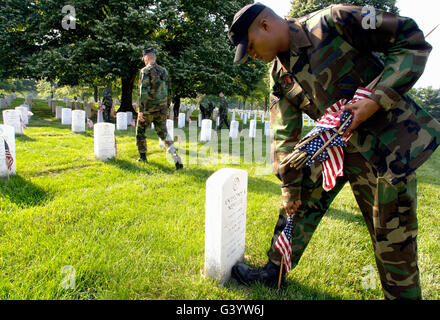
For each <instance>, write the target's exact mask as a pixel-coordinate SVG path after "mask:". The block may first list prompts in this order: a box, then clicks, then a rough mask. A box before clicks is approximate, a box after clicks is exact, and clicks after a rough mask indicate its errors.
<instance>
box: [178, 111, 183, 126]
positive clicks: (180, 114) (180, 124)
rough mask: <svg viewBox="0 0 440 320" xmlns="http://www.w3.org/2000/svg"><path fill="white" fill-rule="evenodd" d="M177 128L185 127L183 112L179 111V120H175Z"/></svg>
mask: <svg viewBox="0 0 440 320" xmlns="http://www.w3.org/2000/svg"><path fill="white" fill-rule="evenodd" d="M177 127H178V128H185V114H184V113H179V120H178V121H177Z"/></svg>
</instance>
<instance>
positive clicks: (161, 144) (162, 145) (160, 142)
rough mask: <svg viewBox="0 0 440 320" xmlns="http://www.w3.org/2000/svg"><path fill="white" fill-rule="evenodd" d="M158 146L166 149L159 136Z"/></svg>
mask: <svg viewBox="0 0 440 320" xmlns="http://www.w3.org/2000/svg"><path fill="white" fill-rule="evenodd" d="M159 148H161V149H166V147H165V143H163V141H162V139H161V138H159Z"/></svg>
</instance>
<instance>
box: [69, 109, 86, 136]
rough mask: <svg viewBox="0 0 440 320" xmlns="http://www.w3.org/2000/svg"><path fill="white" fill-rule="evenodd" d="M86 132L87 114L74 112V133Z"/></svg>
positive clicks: (81, 111) (78, 111)
mask: <svg viewBox="0 0 440 320" xmlns="http://www.w3.org/2000/svg"><path fill="white" fill-rule="evenodd" d="M85 131H86V112H85V111H84V110H73V111H72V132H85Z"/></svg>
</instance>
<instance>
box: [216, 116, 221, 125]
mask: <svg viewBox="0 0 440 320" xmlns="http://www.w3.org/2000/svg"><path fill="white" fill-rule="evenodd" d="M215 125H216V126H217V127H218V126H219V125H220V117H219V116H217V118H215Z"/></svg>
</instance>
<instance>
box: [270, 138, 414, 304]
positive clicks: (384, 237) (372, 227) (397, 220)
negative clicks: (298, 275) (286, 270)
mask: <svg viewBox="0 0 440 320" xmlns="http://www.w3.org/2000/svg"><path fill="white" fill-rule="evenodd" d="M303 170H304V178H303V182H302V193H301V201H302V205H301V207H300V208H299V210H298V211H297V212H296V214H295V216H294V227H293V232H292V235H293V236H292V247H293V249H292V268H293V267H295V266H296V265H297V264H298V263H299V260H300V258H301V256H302V254H303V252H304V250H305V249H306V247H307V244H308V243H309V241H310V239H311V238H312V236H313V233H314V231H315V230H316V228H317V227H318V224H319V222H320V221H321V219H322V217H323V216H324V214H325V212H326V211H327V209H328V208H329V206H330V204H331V202H332V201H333V199H334V198H335V197H336V195H337V194H338V193H339V191H340V190H341V189H342V187H343V186H344V184H345V183H346V182H347V181H348V182H349V183H350V186H351V189H352V191H353V193H354V196H355V198H356V201H357V203H358V206H359V208H360V210H361V212H362V215H363V217H364V220H365V223H366V225H367V228H368V231H369V233H370V237H371V241H372V244H373V248H374V255H375V259H376V265H377V269H378V272H379V276H380V280H381V283H382V291H383V293H384V297H385V299H421V288H420V278H419V269H418V266H417V231H418V224H417V213H416V205H417V180H416V176H415V173H413V174H412V175H411V176H409V177H408V179H407V181H406V183H405V182H401V183H399V184H397V185H391V184H390V183H388V182H387V181H386V180H385V179H383V178H381V177H378V176H377V173H376V170H375V169H374V168H373V167H372V166H371V164H370V163H368V162H367V161H366V160H365V159H364V158H363V157H362V155H361V154H360V153H358V152H357V150H356V149H355V148H354V147H353V146H352V145H349V146H348V147H347V148H346V150H345V159H344V176H343V177H339V178H338V179H337V184H336V186H335V187H334V188H333V189H332V190H331V191H329V192H325V191H324V189H323V188H322V177H321V178H319V179H312V175H311V172H312V170H311V169H310V168H305V169H303ZM285 225H286V216H285V213H284V210H283V209H281V210H280V215H279V219H278V222H277V224H276V226H275V230H274V236H273V238H272V242H271V248H270V249H269V251H268V252H267V255H268V257H269V259H270V260H271V261H272V262H274V263H275V264H277V265H280V263H281V256H280V254H279V253H278V251H277V250H276V249H275V248H274V247H273V243H274V242H275V241H276V239H277V237H278V235H279V234H280V233H281V232H282V230H283V229H284V227H285Z"/></svg>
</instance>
